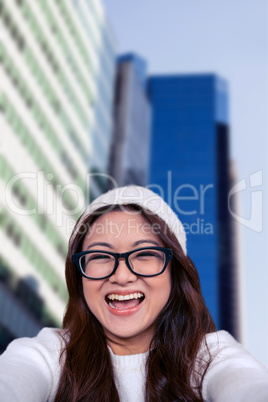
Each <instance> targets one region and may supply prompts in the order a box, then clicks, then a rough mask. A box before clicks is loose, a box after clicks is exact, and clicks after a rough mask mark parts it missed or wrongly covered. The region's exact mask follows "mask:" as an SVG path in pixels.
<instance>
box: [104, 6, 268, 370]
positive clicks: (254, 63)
mask: <svg viewBox="0 0 268 402" xmlns="http://www.w3.org/2000/svg"><path fill="white" fill-rule="evenodd" d="M102 3H103V4H104V7H105V9H106V12H107V15H108V18H109V20H110V22H111V25H112V27H113V30H114V32H115V36H116V38H117V42H118V52H119V53H124V52H129V51H134V52H136V53H138V54H139V55H141V56H143V57H144V58H145V59H146V60H147V61H148V72H149V74H154V73H163V74H165V73H188V72H196V73H200V72H214V73H217V74H219V75H221V76H222V77H224V78H225V79H227V81H228V82H229V86H230V121H231V155H232V158H233V160H234V161H235V164H236V171H237V182H239V181H240V180H242V179H243V178H245V179H246V180H247V183H248V182H249V181H248V180H249V176H250V175H251V174H253V173H254V172H256V171H259V170H262V171H263V185H262V186H261V187H260V188H259V190H262V191H263V197H264V211H263V216H262V219H263V231H262V232H261V233H257V232H254V231H252V230H250V229H248V228H245V227H244V226H242V225H240V229H241V230H240V232H241V255H242V266H243V276H244V281H243V289H244V300H245V303H244V312H245V328H246V331H245V333H246V339H245V341H246V342H245V343H246V345H247V347H248V348H249V349H250V351H251V352H252V353H254V354H255V355H256V356H257V357H258V358H259V359H260V360H262V361H263V362H264V363H265V364H266V365H267V366H268V313H267V307H268V291H267V289H268V251H267V250H268V242H267V240H268V236H267V213H266V211H265V206H266V205H267V201H268V196H267V184H268V178H267V177H268V174H267V173H268V146H267V145H268V140H267V137H268V136H267V131H268V130H267V128H268V117H267V116H268V107H267V106H268V94H267V93H268V79H267V74H268V2H267V0H217V1H215V0H165V1H164V0H135V1H134V0H102ZM250 199H251V198H250V191H249V190H245V191H243V192H241V197H240V201H241V202H240V209H241V215H243V216H245V217H249V214H250V206H251V203H250ZM261 212H262V211H259V214H261Z"/></svg>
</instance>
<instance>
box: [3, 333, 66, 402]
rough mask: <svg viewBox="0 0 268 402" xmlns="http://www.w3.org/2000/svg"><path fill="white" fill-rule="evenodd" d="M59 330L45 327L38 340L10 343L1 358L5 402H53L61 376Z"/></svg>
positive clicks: (31, 339) (21, 340)
mask: <svg viewBox="0 0 268 402" xmlns="http://www.w3.org/2000/svg"><path fill="white" fill-rule="evenodd" d="M61 346H62V345H61V336H60V334H59V330H56V329H50V328H45V329H43V330H41V331H40V332H39V334H38V335H37V337H35V338H20V339H16V340H14V341H13V342H11V343H10V345H9V346H8V347H7V349H6V351H5V352H4V353H3V354H2V355H1V356H0V396H1V398H0V399H1V400H2V401H5V402H18V401H20V402H26V401H27V402H37V401H38V402H42V401H44V402H46V401H53V400H54V397H55V394H56V390H57V386H58V381H59V376H60V366H59V356H60V351H61Z"/></svg>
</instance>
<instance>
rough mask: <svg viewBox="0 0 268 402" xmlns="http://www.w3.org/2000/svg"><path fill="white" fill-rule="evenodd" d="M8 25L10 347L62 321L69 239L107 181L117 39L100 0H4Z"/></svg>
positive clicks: (2, 243)
mask: <svg viewBox="0 0 268 402" xmlns="http://www.w3.org/2000/svg"><path fill="white" fill-rule="evenodd" d="M0 31H1V42H0V126H1V135H0V150H1V152H0V250H1V253H0V351H1V350H3V348H4V347H5V345H6V344H7V342H9V341H10V340H11V339H12V338H16V337H19V336H31V335H34V334H36V333H37V332H38V330H39V329H40V328H41V327H42V326H45V325H60V323H61V320H62V315H63V312H64V309H65V306H66V301H67V291H66V287H65V281H64V262H65V257H66V251H67V241H68V238H69V235H70V233H71V230H72V227H73V225H74V222H75V220H76V219H77V218H78V216H79V215H80V213H81V212H82V210H83V208H84V206H85V204H86V203H87V201H88V198H89V192H90V196H91V197H95V196H97V195H98V194H99V193H100V192H101V191H102V190H103V187H102V186H103V185H104V184H105V182H104V181H103V176H105V174H106V173H107V166H108V154H109V145H110V136H111V103H112V91H113V81H114V69H115V63H114V59H115V41H114V38H113V35H112V32H111V28H110V27H109V25H108V24H107V21H106V17H105V14H104V11H103V9H102V6H101V3H100V1H99V0H76V1H75V0H73V1H65V0H57V1H54V0H9V1H6V0H0ZM93 173H94V174H93ZM96 173H97V174H96Z"/></svg>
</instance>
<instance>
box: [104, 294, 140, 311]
mask: <svg viewBox="0 0 268 402" xmlns="http://www.w3.org/2000/svg"><path fill="white" fill-rule="evenodd" d="M144 299H145V296H144V294H143V293H141V292H137V293H130V294H127V295H119V294H117V293H109V294H108V295H107V296H106V297H105V300H106V303H107V304H109V306H110V307H111V308H115V309H117V310H126V309H130V308H133V307H136V306H138V305H139V304H141V303H142V302H143V300H144Z"/></svg>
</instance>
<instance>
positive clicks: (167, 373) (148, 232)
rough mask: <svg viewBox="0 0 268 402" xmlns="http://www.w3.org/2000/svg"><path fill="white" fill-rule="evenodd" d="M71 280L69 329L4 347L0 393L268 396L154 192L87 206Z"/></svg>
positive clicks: (133, 190)
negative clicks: (214, 309) (214, 313)
mask: <svg viewBox="0 0 268 402" xmlns="http://www.w3.org/2000/svg"><path fill="white" fill-rule="evenodd" d="M66 281H67V287H68V292H69V302H68V305H67V309H66V313H65V316H64V320H63V329H61V330H56V329H48V328H47V329H43V330H42V331H41V332H40V333H39V335H38V336H37V337H36V338H33V339H20V340H16V341H14V342H12V343H11V344H10V346H9V347H8V349H7V351H6V352H5V353H4V354H3V355H2V356H1V357H0V395H1V397H3V400H5V401H9V400H10V401H19V400H20V401H21V400H23V401H24V400H25V401H26V400H27V402H28V401H39V400H40V401H41V400H42V401H62V402H63V401H72V402H75V401H101V402H102V401H107V402H108V401H109V402H114V401H122V402H142V401H151V402H155V401H186V402H189V401H215V402H226V401H227V402H228V401H230V402H231V401H241V402H242V401H243V402H244V401H248V402H252V401H253V400H254V402H256V401H258V402H260V401H267V400H268V371H267V370H266V369H265V368H264V367H262V366H261V364H260V363H258V362H257V361H256V360H255V359H254V358H253V357H252V356H250V355H249V353H247V352H246V351H245V350H244V349H243V347H242V346H241V345H239V344H238V343H237V342H236V341H235V340H234V339H233V338H232V337H231V335H229V334H228V333H227V332H225V331H218V332H216V329H215V326H214V323H213V321H212V318H211V316H210V314H209V312H208V309H207V307H206V305H205V302H204V299H203V297H202V293H201V289H200V283H199V277H198V273H197V270H196V268H195V267H194V265H193V263H192V261H191V259H190V258H189V257H188V256H187V248H186V236H185V232H184V229H183V225H182V224H181V222H180V220H179V219H178V217H177V216H176V215H175V213H174V212H173V211H172V210H171V209H170V207H169V206H168V205H167V204H166V203H165V202H164V201H163V200H162V199H161V198H160V197H159V196H158V195H156V194H155V193H153V192H152V191H150V190H148V189H146V188H142V187H136V186H129V187H123V188H117V189H115V190H112V191H110V192H108V193H106V194H104V195H102V196H101V197H99V198H98V199H97V200H95V201H94V202H93V203H92V204H91V205H89V207H88V208H87V210H86V211H85V212H84V214H83V215H82V216H81V218H80V219H79V220H78V222H77V224H76V227H75V228H74V231H73V233H72V236H71V238H70V242H69V251H68V256H67V260H66ZM18 370H19V371H18Z"/></svg>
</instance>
